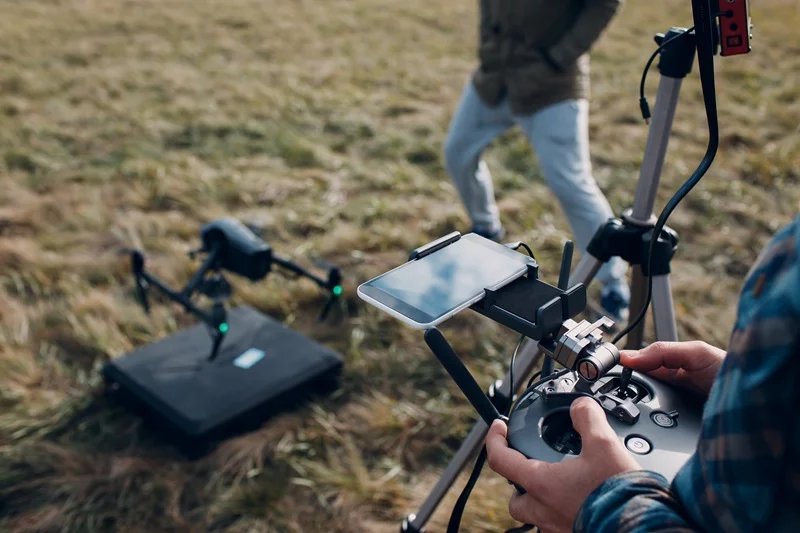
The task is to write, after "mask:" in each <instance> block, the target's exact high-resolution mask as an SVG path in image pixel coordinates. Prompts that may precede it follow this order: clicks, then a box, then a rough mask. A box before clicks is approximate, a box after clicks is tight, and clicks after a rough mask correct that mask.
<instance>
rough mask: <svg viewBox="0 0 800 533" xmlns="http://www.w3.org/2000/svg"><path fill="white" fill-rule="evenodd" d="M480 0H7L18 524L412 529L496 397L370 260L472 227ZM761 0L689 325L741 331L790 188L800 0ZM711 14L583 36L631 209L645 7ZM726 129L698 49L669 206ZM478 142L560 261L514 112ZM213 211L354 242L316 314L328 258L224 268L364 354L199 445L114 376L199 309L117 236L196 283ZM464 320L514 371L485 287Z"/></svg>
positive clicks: (729, 108)
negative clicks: (460, 167) (489, 398)
mask: <svg viewBox="0 0 800 533" xmlns="http://www.w3.org/2000/svg"><path fill="white" fill-rule="evenodd" d="M476 5H477V2H473V1H462V2H456V1H448V2H427V1H424V0H406V1H405V2H394V1H389V0H327V1H326V2H311V1H308V0H295V1H289V0H282V1H275V2H265V1H263V0H230V1H228V2H224V3H223V2H212V1H210V0H194V1H188V0H125V1H120V0H117V1H111V0H36V1H34V0H0V185H1V186H0V530H2V531H19V532H23V531H24V532H34V531H36V532H50V531H70V532H72V531H74V532H79V531H80V532H100V531H119V532H125V533H134V532H188V531H192V532H194V531H214V532H223V531H224V532H227V533H239V532H301V531H303V532H309V533H311V532H364V531H371V532H389V531H397V530H398V524H399V521H400V519H401V518H402V517H404V516H405V515H406V514H407V513H409V512H413V511H415V510H416V508H417V507H418V505H419V504H420V503H421V501H422V499H423V498H424V496H425V495H426V494H427V492H428V490H429V489H430V488H431V487H432V485H433V483H434V482H435V481H436V479H437V477H438V475H439V473H440V472H441V470H442V468H443V467H444V465H445V464H446V463H447V461H448V459H449V457H451V455H452V453H453V452H454V450H455V449H456V448H457V446H458V444H459V442H460V439H461V438H463V436H464V435H465V434H466V432H467V431H468V429H469V428H470V427H471V425H472V424H473V423H474V421H475V418H476V417H475V415H474V413H473V412H472V410H471V409H470V407H469V406H468V405H467V403H466V401H465V400H464V399H463V398H462V396H461V395H460V394H459V393H458V391H457V389H456V388H455V387H454V385H452V384H451V382H450V380H449V379H448V378H447V377H446V375H445V373H444V371H443V370H442V369H441V368H440V367H439V365H438V363H437V362H436V360H435V358H434V357H433V356H432V355H431V354H430V353H429V352H428V350H427V348H426V347H425V344H424V342H423V341H422V338H421V336H420V335H418V333H417V332H415V331H412V330H410V329H408V328H405V327H403V326H402V325H401V324H400V323H398V322H397V321H395V320H393V319H391V318H389V317H388V316H386V315H383V314H381V313H379V312H378V311H376V310H375V309H373V308H370V307H367V306H365V305H363V304H362V302H361V301H360V300H359V299H358V298H357V297H356V295H355V287H356V285H357V284H358V283H359V282H361V281H364V280H366V279H369V278H370V277H371V276H373V275H376V274H378V273H381V272H383V271H385V270H386V269H388V268H389V267H391V266H394V265H397V264H399V263H400V262H402V261H403V260H404V258H405V257H406V256H407V253H408V251H409V250H411V249H413V248H414V247H416V246H418V245H420V244H422V243H425V242H428V241H430V240H432V239H434V238H437V237H439V236H441V235H443V234H445V233H447V232H449V231H452V230H454V229H459V230H462V231H463V230H465V229H467V227H468V222H467V219H466V217H465V214H464V212H463V210H462V208H461V205H460V203H459V201H458V199H457V196H456V194H455V190H454V189H453V187H452V185H451V184H450V182H449V179H448V177H447V175H446V173H445V172H444V170H443V167H442V160H441V155H440V154H441V147H442V142H443V137H444V133H445V131H446V127H447V124H448V121H449V118H450V116H451V114H452V112H453V109H454V106H455V104H456V102H457V100H458V96H459V93H460V91H461V89H462V87H463V84H464V82H465V81H466V79H467V76H468V75H469V73H470V72H471V70H472V68H473V67H474V63H475V59H474V57H475V53H474V52H475V37H476V24H477V22H476ZM752 7H753V16H754V21H755V24H756V26H755V40H754V41H753V45H754V51H753V52H752V53H751V54H750V55H748V56H743V57H742V56H740V57H732V58H717V70H718V78H717V83H718V97H719V106H720V117H721V118H720V122H721V129H722V144H721V149H720V154H719V157H718V160H717V162H716V163H715V165H714V166H713V167H712V169H711V171H710V172H709V173H708V175H707V177H706V178H705V180H704V181H703V182H702V183H701V184H700V185H699V186H698V187H697V189H696V190H695V191H694V192H693V193H692V194H691V196H690V197H689V198H688V199H687V200H686V201H685V202H684V204H683V205H682V206H681V207H680V208H679V209H678V210H677V211H676V212H675V214H674V216H673V217H672V219H671V222H670V224H671V226H672V227H674V228H675V229H676V230H677V231H678V232H679V233H680V235H681V237H682V244H681V248H680V251H679V253H678V255H677V257H676V259H675V261H674V273H673V287H674V293H675V301H676V307H677V312H678V323H679V330H680V335H681V337H682V338H684V339H688V338H699V339H703V340H706V341H709V342H712V343H715V344H717V345H720V346H723V347H724V346H725V345H726V343H727V336H728V332H729V329H730V327H731V326H732V321H733V316H734V306H735V302H736V300H737V292H738V289H739V287H740V284H741V280H742V276H743V275H744V274H745V273H746V272H747V270H748V267H749V265H750V264H751V262H752V261H753V260H754V259H755V257H756V255H757V254H758V252H759V250H760V249H761V247H762V246H763V245H764V243H765V242H766V240H767V239H768V238H769V236H770V235H771V234H772V233H773V232H774V231H775V230H776V229H777V228H778V227H780V226H781V225H783V224H785V223H786V222H788V221H789V220H790V219H791V217H792V216H794V214H795V213H796V212H797V210H798V200H799V199H800V187H798V183H797V181H798V178H800V136H798V132H797V127H798V124H800V99H799V98H798V95H800V85H798V73H800V40H798V38H797V34H796V28H797V27H798V26H800V7H799V6H798V4H797V2H796V1H795V0H754V1H753V6H752ZM691 23H692V21H691V13H690V2H689V1H688V0H665V1H663V2H648V3H641V2H628V3H627V4H626V5H625V7H624V9H623V11H622V13H621V14H620V16H619V17H618V18H617V19H616V20H615V21H614V23H613V26H612V27H611V28H610V30H609V32H608V33H607V34H606V35H605V36H604V37H603V39H602V41H601V42H600V43H599V44H598V46H597V47H596V49H595V51H594V53H593V79H592V91H593V99H592V115H591V135H592V154H593V160H594V165H595V176H596V178H597V180H598V182H599V183H600V185H601V187H602V188H603V190H604V191H605V192H606V193H607V195H608V197H609V199H610V201H611V203H612V205H613V207H614V209H615V210H616V211H620V210H621V209H623V208H625V207H627V206H629V205H630V203H631V202H632V199H633V193H634V190H635V183H636V179H637V177H638V165H639V164H640V162H641V157H642V154H643V150H644V141H645V138H646V134H647V129H646V126H645V125H644V124H643V123H642V121H641V120H640V117H639V115H638V94H637V89H638V81H639V76H640V73H641V68H642V67H643V66H644V63H645V61H646V59H647V57H648V56H649V54H650V52H651V51H652V50H653V47H654V44H653V40H652V36H653V34H654V33H656V32H660V31H665V30H667V29H668V28H669V27H670V26H671V25H676V26H689V25H691ZM657 82H658V76H657V73H655V72H654V73H653V75H651V78H650V84H649V94H650V95H651V98H652V99H654V98H655V96H654V95H655V89H656V85H657ZM651 103H652V100H651ZM706 134H707V130H706V127H705V119H704V116H703V111H702V101H701V98H700V91H699V83H698V80H697V76H696V72H695V74H694V75H693V76H692V77H691V78H690V79H688V80H687V81H686V82H685V84H684V89H683V94H682V99H681V102H680V107H679V110H678V114H677V117H676V122H675V128H674V137H673V139H672V141H671V144H670V152H669V156H668V161H667V164H666V167H665V169H664V175H663V185H662V188H661V194H660V196H659V204H658V206H659V208H660V206H662V205H663V203H664V201H665V199H666V198H668V197H669V196H670V195H671V194H672V192H674V191H675V190H676V188H677V187H678V186H679V184H680V183H682V181H683V180H684V179H685V178H686V177H687V176H688V175H689V173H690V172H691V171H692V170H693V169H694V167H695V165H696V164H697V162H698V161H699V160H700V158H701V156H702V153H703V151H704V149H705V143H706ZM487 159H488V162H489V164H490V166H491V168H492V170H493V172H494V175H495V179H496V188H497V190H498V198H499V202H500V206H501V209H502V216H503V221H504V223H505V224H506V226H507V228H508V230H509V232H510V235H509V238H514V239H520V240H524V241H526V242H528V243H529V244H530V245H531V246H532V247H533V249H534V251H535V253H536V255H537V258H538V259H539V262H540V264H541V265H542V273H543V276H544V277H545V279H549V280H555V278H556V276H557V258H558V256H559V253H560V250H561V246H562V244H563V242H564V240H565V239H566V238H568V237H569V229H568V227H567V224H566V222H565V219H564V218H563V216H562V214H561V212H560V210H559V208H558V207H557V206H556V205H554V203H553V197H552V196H551V195H550V193H549V192H548V190H547V188H546V187H545V185H544V183H543V182H542V179H541V176H540V174H539V171H538V169H537V163H536V161H535V159H534V158H533V156H531V155H530V152H529V149H528V146H527V144H526V142H525V140H524V138H523V137H522V136H521V135H520V134H519V133H518V132H516V131H513V132H509V134H508V135H506V136H504V137H503V138H502V139H499V140H498V141H497V142H496V143H494V145H493V146H492V147H491V149H490V150H489V152H488V153H487ZM219 216H235V217H239V218H241V219H243V220H253V221H257V222H258V223H260V224H262V225H263V226H264V228H265V230H266V235H267V237H268V239H269V241H270V243H271V244H272V245H273V246H274V247H276V248H277V249H279V250H281V251H282V252H283V253H285V254H288V255H291V256H293V257H295V258H296V259H297V260H298V261H301V262H304V263H305V264H310V262H311V260H312V259H313V258H324V259H326V260H328V261H332V262H336V263H338V264H339V265H341V266H342V268H343V271H344V274H345V276H346V283H345V294H344V300H345V305H344V311H343V313H340V314H339V315H338V318H337V320H334V321H331V322H329V323H327V324H325V325H323V326H317V325H315V324H314V323H313V320H314V317H315V314H316V312H317V310H318V308H319V306H320V305H321V304H322V302H323V299H324V296H323V295H321V294H320V293H319V292H318V291H317V290H316V288H315V287H314V286H313V285H311V284H309V283H306V282H302V281H296V280H290V279H287V278H284V277H282V276H281V275H280V274H276V275H272V276H270V277H269V278H268V279H267V280H265V281H264V282H261V283H258V284H248V283H244V282H242V281H241V280H233V279H232V280H233V281H235V287H236V291H235V302H237V303H242V302H245V303H249V304H250V305H253V306H255V307H257V308H258V309H260V310H262V311H264V312H266V313H268V314H270V315H272V316H275V317H278V318H280V319H281V320H283V321H285V322H286V323H287V324H290V325H292V326H293V327H295V328H297V329H299V330H300V331H303V332H305V333H307V334H308V335H310V336H312V337H314V338H316V339H318V340H320V341H322V342H325V343H326V344H328V345H330V346H332V347H334V348H336V349H337V350H339V351H340V352H341V353H342V354H344V355H345V356H346V368H345V374H344V381H343V384H342V387H341V389H340V390H339V391H338V392H337V393H336V394H334V395H333V396H331V397H327V398H319V399H317V400H316V401H315V402H314V403H313V404H310V405H307V406H305V407H303V408H301V409H299V410H297V411H294V412H291V413H287V414H286V415H284V416H281V417H280V418H277V419H274V420H273V421H271V422H270V423H269V424H267V425H265V426H264V427H263V429H260V430H258V431H256V432H254V433H251V434H248V435H245V436H242V437H239V438H236V439H232V440H230V441H228V442H226V443H224V444H223V445H222V446H220V447H219V448H218V449H217V450H216V451H215V452H214V453H212V454H211V455H209V456H208V457H206V458H204V459H201V460H197V461H188V460H185V459H183V458H181V456H180V455H178V454H177V453H176V451H175V450H174V449H173V448H172V447H170V446H169V445H167V444H165V443H164V442H162V441H161V440H160V439H159V437H158V435H154V434H153V433H152V432H150V431H148V429H147V428H146V427H142V425H141V424H140V422H139V420H138V419H137V418H135V417H133V416H131V415H128V414H127V413H126V412H125V411H123V410H121V409H119V408H117V407H115V406H113V405H110V404H109V403H108V402H107V401H106V400H104V399H103V397H102V388H101V386H100V385H101V384H100V379H99V369H100V367H101V366H102V364H103V363H104V362H105V361H107V360H109V359H111V358H114V357H118V356H121V355H123V354H124V353H126V352H127V351H129V350H131V349H132V348H134V347H136V346H141V345H144V344H147V343H149V342H153V341H155V340H157V339H159V338H161V337H163V336H165V335H167V334H169V333H171V332H174V331H176V330H178V329H181V328H182V327H185V326H186V325H188V324H190V323H191V322H192V320H191V318H190V317H188V316H187V315H185V314H183V313H182V312H180V310H179V309H177V308H175V307H173V306H170V305H166V304H159V305H157V306H156V307H155V309H154V311H153V315H152V316H151V317H147V316H146V315H145V314H144V313H143V312H142V311H141V310H140V309H139V307H138V306H137V304H136V302H135V299H134V295H133V291H132V283H131V281H132V280H131V279H130V273H129V271H128V268H127V263H126V261H125V260H124V259H123V258H120V256H119V255H118V250H119V249H121V248H123V247H127V246H132V245H136V246H141V247H142V248H144V249H145V250H146V251H147V253H148V256H149V257H150V262H149V264H150V267H151V268H152V270H153V271H155V272H156V273H157V274H158V275H159V276H161V277H163V278H164V279H166V280H168V281H169V282H171V283H175V284H178V283H182V282H184V281H185V280H186V279H187V277H188V276H189V275H190V274H191V272H192V271H193V269H194V268H195V267H196V266H197V264H196V263H194V262H192V261H191V260H190V259H189V258H188V257H187V255H186V252H187V251H188V250H190V249H192V248H193V247H195V246H196V244H197V243H198V235H199V232H198V230H199V228H200V226H201V224H202V223H204V222H205V221H208V220H210V219H212V218H215V217H219ZM444 330H445V332H446V333H447V334H448V335H449V337H450V338H457V342H456V343H455V344H456V347H457V350H458V351H459V352H460V353H461V354H463V355H464V356H465V360H466V361H467V363H468V364H469V366H470V367H471V368H472V369H473V370H474V371H475V373H476V374H477V375H478V376H480V379H481V384H482V385H486V386H488V384H489V383H490V382H491V381H492V380H494V379H495V378H497V377H500V376H501V375H503V373H504V371H505V369H506V368H507V365H508V357H509V355H510V350H511V349H512V348H513V346H514V342H515V340H516V339H515V336H514V335H513V334H512V332H510V331H508V330H504V329H502V328H500V327H499V326H497V325H496V324H491V323H489V322H488V321H487V320H486V319H482V318H480V317H479V316H478V315H477V314H475V313H472V314H463V315H460V316H458V317H457V318H456V319H454V320H452V321H450V322H449V323H448V324H447V325H446V326H445V327H444ZM460 486H461V485H460V484H459V485H458V490H460ZM510 491H511V488H510V487H509V486H508V485H507V484H506V482H505V481H504V480H502V479H500V478H499V477H497V476H496V475H494V474H493V473H491V472H489V471H488V469H487V471H486V472H485V473H484V475H483V478H482V480H481V481H480V483H479V484H478V487H477V489H476V493H475V494H474V495H473V498H474V501H473V505H471V506H470V507H469V508H468V511H467V514H466V516H465V518H464V524H465V527H464V531H469V532H473V533H475V532H483V531H499V530H501V529H502V528H503V527H508V526H512V525H514V524H513V522H512V521H511V520H510V518H508V515H507V501H508V496H509V495H510ZM454 499H455V494H452V495H450V496H449V497H448V498H447V499H446V500H445V502H444V503H443V505H442V507H441V508H440V510H439V512H438V513H437V514H436V515H435V517H434V519H433V521H432V523H431V525H430V526H429V530H430V531H443V530H444V524H446V520H447V517H448V516H449V512H450V509H451V507H452V503H453V502H454Z"/></svg>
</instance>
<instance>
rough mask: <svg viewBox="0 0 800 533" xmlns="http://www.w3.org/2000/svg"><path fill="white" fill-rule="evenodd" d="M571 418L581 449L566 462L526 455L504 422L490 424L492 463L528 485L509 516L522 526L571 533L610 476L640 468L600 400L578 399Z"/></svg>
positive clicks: (513, 500)
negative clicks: (590, 497)
mask: <svg viewBox="0 0 800 533" xmlns="http://www.w3.org/2000/svg"><path fill="white" fill-rule="evenodd" d="M569 417H570V418H571V419H572V426H573V427H574V428H575V432H576V433H577V434H578V435H579V436H580V440H581V442H582V447H581V452H580V455H578V456H577V457H576V458H575V459H573V460H570V461H565V462H562V463H547V462H544V461H537V460H532V459H528V458H527V457H525V456H524V455H522V454H521V453H520V452H518V451H516V450H514V449H513V448H511V447H509V445H508V441H507V440H506V436H507V432H508V428H507V427H506V425H505V423H503V422H502V421H500V420H496V421H495V422H494V423H493V424H492V426H491V428H490V429H489V434H488V435H487V437H486V450H487V453H488V463H489V467H490V468H491V469H492V470H494V471H495V472H497V473H498V474H500V475H501V476H503V477H504V478H506V479H508V480H509V481H511V482H512V483H514V485H515V486H517V487H518V489H519V488H523V489H524V493H523V491H518V492H516V493H515V494H514V495H513V496H512V497H511V501H510V503H509V512H510V513H511V516H512V517H513V518H514V519H515V520H518V521H520V522H522V523H524V524H536V525H537V526H538V527H539V528H541V530H543V531H548V532H550V531H555V532H559V531H565V532H569V531H572V525H573V523H574V522H575V516H576V515H577V513H578V510H579V509H580V506H581V504H582V503H583V501H584V500H585V499H586V496H588V495H589V493H591V492H592V491H593V490H594V489H596V488H597V487H598V486H600V485H601V484H602V483H603V482H604V481H605V480H607V479H608V478H610V477H612V476H615V475H617V474H620V473H622V472H629V471H633V470H640V469H641V468H642V467H641V466H640V465H639V464H638V463H637V461H636V460H635V459H634V457H633V456H632V455H631V454H630V453H628V452H627V451H626V450H625V447H624V446H623V444H622V442H621V441H620V439H619V438H618V436H617V434H616V433H615V432H614V430H613V429H612V428H611V426H610V425H609V424H608V422H607V420H606V415H605V411H604V410H603V409H602V408H601V407H600V405H599V404H598V403H597V402H596V401H594V400H593V399H590V398H578V399H576V400H574V401H573V402H572V404H571V406H570V407H569ZM553 480H558V483H553Z"/></svg>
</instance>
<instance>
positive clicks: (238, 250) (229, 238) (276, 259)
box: [127, 218, 342, 361]
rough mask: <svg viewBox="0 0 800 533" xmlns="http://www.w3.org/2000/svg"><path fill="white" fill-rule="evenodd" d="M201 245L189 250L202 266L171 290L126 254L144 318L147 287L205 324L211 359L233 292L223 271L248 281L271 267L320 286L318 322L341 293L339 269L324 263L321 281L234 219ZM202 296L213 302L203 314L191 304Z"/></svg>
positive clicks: (204, 233) (210, 231) (222, 222)
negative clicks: (324, 297) (325, 269)
mask: <svg viewBox="0 0 800 533" xmlns="http://www.w3.org/2000/svg"><path fill="white" fill-rule="evenodd" d="M200 237H201V241H202V246H201V247H200V248H199V249H197V250H193V251H190V252H189V257H191V258H192V259H194V258H196V257H197V256H201V255H202V256H204V259H203V263H202V265H201V266H200V268H199V269H198V270H197V271H196V272H195V273H194V275H193V276H192V277H191V279H189V281H188V282H187V283H186V285H185V286H184V287H183V288H182V289H180V290H175V289H172V288H171V287H169V286H168V285H167V284H166V283H165V282H164V281H162V280H160V279H159V278H158V277H156V276H155V275H153V274H152V273H150V272H148V271H147V270H146V268H145V256H144V254H143V253H142V252H141V251H140V250H127V252H128V253H129V254H130V260H131V269H132V271H133V276H134V280H135V282H136V295H137V299H138V300H139V303H140V304H141V305H142V307H143V308H144V311H145V312H146V313H147V314H150V300H149V290H150V287H155V288H156V289H157V290H158V291H159V292H160V293H162V294H164V295H165V296H167V298H169V299H170V300H172V301H174V302H177V303H179V304H180V305H181V306H183V308H184V309H186V310H187V311H188V312H190V313H192V314H193V315H195V316H196V317H197V318H199V319H200V320H201V321H202V322H203V323H205V324H206V325H207V326H208V329H209V332H210V335H211V339H212V348H211V353H210V354H209V356H208V360H209V361H213V360H214V359H216V357H217V355H218V354H219V348H220V346H221V345H222V342H223V340H224V339H225V335H226V333H227V332H228V329H229V327H230V326H229V324H228V321H227V311H226V309H225V301H226V300H227V299H228V298H230V297H231V294H232V292H233V291H232V288H231V285H230V283H229V282H228V280H227V279H226V278H225V276H224V275H223V271H225V270H227V271H229V272H232V273H233V274H235V275H238V276H241V277H244V278H246V279H248V280H250V281H260V280H262V279H264V278H265V277H266V276H267V275H268V274H269V273H270V272H271V271H272V265H273V264H275V265H277V266H279V267H281V268H283V269H286V270H288V271H290V272H292V273H294V274H296V275H297V276H299V277H306V278H308V279H310V280H312V281H313V282H315V283H316V284H317V285H318V286H319V287H320V288H322V289H323V290H325V291H328V292H329V293H330V296H329V297H328V299H327V301H326V302H325V305H324V306H323V308H322V311H321V312H320V314H319V316H318V317H317V320H318V321H320V322H321V321H323V320H325V318H326V317H327V315H328V313H329V312H330V310H331V308H332V307H333V305H334V304H335V303H336V302H337V301H338V300H339V297H340V296H341V295H342V275H341V271H340V269H339V267H337V266H335V265H327V266H328V272H327V277H324V278H323V277H320V276H318V275H316V274H314V273H312V272H310V271H309V270H306V269H305V268H303V267H301V266H300V265H298V264H296V263H294V262H292V261H291V260H290V259H287V258H284V257H281V256H279V255H278V254H276V253H275V252H274V251H273V249H272V247H271V246H270V245H269V244H268V243H266V242H265V241H264V240H262V239H261V238H259V237H258V236H257V235H256V233H254V232H253V231H252V230H251V229H250V228H248V227H247V226H246V225H245V224H243V223H242V222H240V221H239V220H236V219H234V218H221V219H217V220H214V221H212V222H210V223H208V224H206V225H205V226H203V228H202V229H201V232H200ZM197 293H199V294H202V295H204V296H206V297H207V298H209V299H210V300H211V301H212V304H211V309H210V310H204V309H201V308H200V307H198V306H197V305H195V304H194V303H193V302H192V297H193V296H194V295H195V294H197Z"/></svg>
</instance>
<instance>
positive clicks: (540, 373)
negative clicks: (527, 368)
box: [525, 371, 542, 390]
mask: <svg viewBox="0 0 800 533" xmlns="http://www.w3.org/2000/svg"><path fill="white" fill-rule="evenodd" d="M541 375H542V372H541V371H539V372H536V373H535V374H534V375H532V376H531V379H529V380H528V384H527V385H526V386H525V389H526V390H527V389H530V388H531V385H532V384H533V380H535V379H536V378H538V377H539V376H541Z"/></svg>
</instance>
